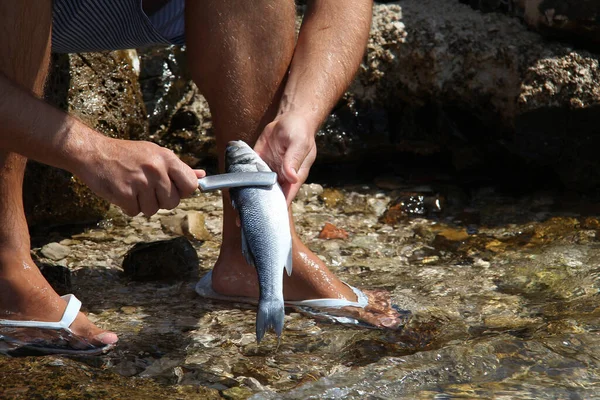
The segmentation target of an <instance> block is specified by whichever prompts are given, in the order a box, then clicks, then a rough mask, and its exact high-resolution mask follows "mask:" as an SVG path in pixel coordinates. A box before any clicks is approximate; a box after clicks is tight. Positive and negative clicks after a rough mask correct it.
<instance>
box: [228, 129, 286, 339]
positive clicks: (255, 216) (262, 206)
mask: <svg viewBox="0 0 600 400" xmlns="http://www.w3.org/2000/svg"><path fill="white" fill-rule="evenodd" d="M226 165H227V172H228V173H233V172H270V171H271V169H270V168H269V167H268V166H267V164H266V163H265V162H264V161H263V160H262V159H261V158H260V157H259V156H258V154H256V153H255V152H254V150H252V149H251V148H250V146H248V145H247V144H246V143H244V142H243V141H241V140H239V141H233V142H229V144H228V145H227V149H226ZM229 193H230V195H231V202H232V204H233V207H234V208H235V209H237V210H238V213H239V215H240V222H241V229H242V253H243V254H244V257H245V258H246V261H247V262H248V264H250V265H254V267H255V268H256V271H257V272H258V284H259V289H260V297H259V300H258V311H257V314H256V341H257V342H258V343H260V341H261V339H262V338H263V336H264V334H265V332H266V331H267V330H268V329H269V328H273V329H274V330H275V333H276V334H277V337H280V336H281V332H282V331H283V318H284V316H285V311H284V304H283V269H284V268H285V269H286V271H287V273H288V275H291V274H292V236H291V233H290V222H289V216H288V210H287V203H286V201H285V196H284V195H283V192H282V190H281V187H280V186H279V184H278V183H275V184H274V185H273V186H267V187H265V186H260V187H259V186H256V187H237V188H231V189H229Z"/></svg>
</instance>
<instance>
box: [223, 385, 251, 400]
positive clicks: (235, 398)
mask: <svg viewBox="0 0 600 400" xmlns="http://www.w3.org/2000/svg"><path fill="white" fill-rule="evenodd" d="M222 394H223V398H225V399H227V400H241V399H247V398H248V397H250V396H251V395H252V390H250V389H248V388H246V387H243V386H234V387H232V388H229V389H227V390H223V392H222Z"/></svg>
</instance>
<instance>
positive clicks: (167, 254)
mask: <svg viewBox="0 0 600 400" xmlns="http://www.w3.org/2000/svg"><path fill="white" fill-rule="evenodd" d="M198 264H199V260H198V254H197V253H196V250H195V249H194V247H193V246H192V244H191V243H190V241H189V240H188V239H186V238H184V237H178V238H175V239H169V240H160V241H156V242H150V243H138V244H136V245H134V246H133V247H132V248H131V249H130V250H129V251H128V252H127V254H126V255H125V258H124V260H123V271H124V272H125V276H127V277H129V278H130V279H132V280H136V281H163V280H164V281H177V280H187V279H191V278H196V277H197V276H198Z"/></svg>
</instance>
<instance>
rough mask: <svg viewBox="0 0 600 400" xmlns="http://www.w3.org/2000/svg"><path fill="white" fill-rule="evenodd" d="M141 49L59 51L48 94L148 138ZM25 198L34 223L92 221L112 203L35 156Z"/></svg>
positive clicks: (95, 124)
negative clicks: (139, 72)
mask: <svg viewBox="0 0 600 400" xmlns="http://www.w3.org/2000/svg"><path fill="white" fill-rule="evenodd" d="M135 62H136V55H135V51H113V52H103V53H85V54H69V55H66V54H61V55H54V56H53V59H52V63H51V65H52V66H51V69H50V76H49V78H48V85H47V90H46V100H47V101H48V102H50V103H51V104H53V105H55V106H57V107H59V108H61V109H62V110H64V111H66V112H69V113H70V114H72V115H74V116H75V117H77V118H79V119H80V120H82V121H83V122H85V123H86V124H87V125H88V126H90V127H91V128H93V129H95V130H97V131H99V132H101V133H103V134H105V135H107V136H110V137H114V138H120V139H132V140H134V139H147V138H148V128H147V123H146V112H145V109H144V104H143V101H142V96H141V92H140V89H139V86H138V82H137V73H136V71H135V68H134V64H135ZM23 201H24V204H25V211H26V215H27V221H28V223H29V225H30V226H35V225H41V224H45V225H61V224H73V223H90V222H97V221H98V220H100V219H101V218H102V217H103V216H104V215H105V214H106V212H107V211H108V208H109V203H108V202H107V201H105V200H103V199H101V198H99V197H97V196H96V195H95V194H94V193H93V192H92V191H91V190H90V189H88V188H87V187H86V186H85V185H84V184H83V183H82V182H81V181H80V180H79V179H77V178H76V177H75V176H73V175H72V174H71V173H70V172H67V171H64V170H60V169H57V168H53V167H49V166H46V165H42V164H39V163H36V162H29V163H28V166H27V170H26V174H25V181H24V188H23Z"/></svg>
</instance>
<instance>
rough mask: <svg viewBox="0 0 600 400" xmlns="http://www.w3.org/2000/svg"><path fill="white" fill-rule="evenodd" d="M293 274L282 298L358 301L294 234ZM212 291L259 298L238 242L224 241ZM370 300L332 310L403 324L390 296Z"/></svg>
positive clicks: (378, 294)
mask: <svg viewBox="0 0 600 400" xmlns="http://www.w3.org/2000/svg"><path fill="white" fill-rule="evenodd" d="M292 249H293V272H292V276H291V277H288V276H287V274H284V280H283V295H284V298H285V299H286V300H308V299H319V298H329V299H331V298H339V299H346V300H349V301H356V300H357V299H356V294H354V292H353V291H352V290H351V289H350V288H349V287H348V286H347V285H345V284H344V283H343V282H342V281H340V280H339V279H338V278H337V277H336V276H335V275H334V274H333V273H331V271H329V269H328V268H327V267H326V266H325V264H324V263H323V262H322V261H321V259H319V257H317V256H316V255H315V254H314V253H313V252H311V251H310V250H309V249H308V248H307V247H306V246H305V245H304V244H303V243H302V241H301V240H300V238H299V237H298V235H297V234H295V233H292ZM212 285H213V289H214V290H215V291H216V292H217V293H220V294H223V295H227V296H242V297H251V298H258V295H259V290H258V277H257V274H256V270H255V269H254V267H252V266H250V265H248V264H247V263H246V261H245V260H244V257H243V256H242V253H241V245H240V244H239V240H238V241H237V243H236V240H235V239H233V240H231V239H230V240H229V241H224V243H223V245H222V247H221V253H220V255H219V259H218V260H217V263H216V264H215V267H214V269H213V273H212ZM364 293H365V294H366V295H367V297H368V298H369V304H368V305H367V306H366V307H365V308H360V307H344V308H342V309H335V310H331V313H332V314H334V315H336V316H347V317H352V318H355V319H358V320H359V321H362V322H366V323H368V324H370V325H373V326H375V327H379V328H391V329H394V328H397V327H399V326H401V325H402V324H403V322H404V319H403V318H402V316H400V315H399V314H398V312H396V310H394V309H393V308H392V305H391V302H390V296H389V293H387V292H385V291H381V290H378V291H375V290H374V291H364Z"/></svg>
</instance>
